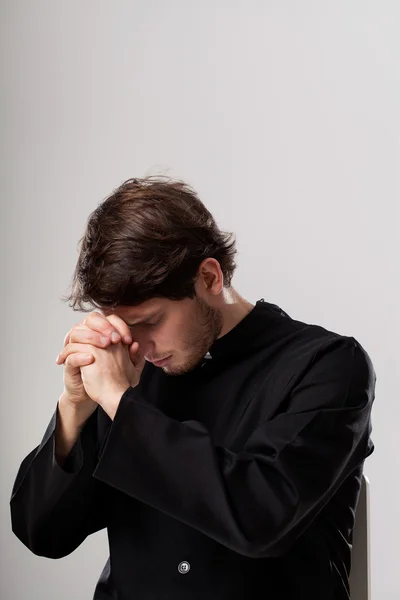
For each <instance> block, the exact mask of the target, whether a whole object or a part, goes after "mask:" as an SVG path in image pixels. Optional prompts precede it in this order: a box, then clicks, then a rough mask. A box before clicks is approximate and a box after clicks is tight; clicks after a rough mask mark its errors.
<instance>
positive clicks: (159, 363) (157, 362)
mask: <svg viewBox="0 0 400 600" xmlns="http://www.w3.org/2000/svg"><path fill="white" fill-rule="evenodd" d="M171 356H172V354H170V355H169V356H167V358H163V359H162V360H155V361H152V360H151V361H150V362H151V363H153V365H155V366H156V367H163V366H164V365H166V364H167V363H168V362H169V360H170V358H171Z"/></svg>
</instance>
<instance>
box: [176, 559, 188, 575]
mask: <svg viewBox="0 0 400 600" xmlns="http://www.w3.org/2000/svg"><path fill="white" fill-rule="evenodd" d="M178 571H179V573H182V575H185V574H186V573H188V572H189V571H190V564H189V563H188V562H187V560H183V561H182V562H180V563H179V565H178Z"/></svg>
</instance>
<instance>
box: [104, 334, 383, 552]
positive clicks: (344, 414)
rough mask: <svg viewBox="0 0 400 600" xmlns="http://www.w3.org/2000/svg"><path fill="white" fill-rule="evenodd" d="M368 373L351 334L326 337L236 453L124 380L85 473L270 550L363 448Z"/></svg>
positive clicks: (244, 548) (323, 499)
mask: <svg viewBox="0 0 400 600" xmlns="http://www.w3.org/2000/svg"><path fill="white" fill-rule="evenodd" d="M375 379H376V376H375V372H374V369H373V366H372V363H371V361H370V359H369V357H368V355H367V354H366V353H365V351H364V350H363V349H362V348H361V347H360V346H359V345H358V344H357V342H356V341H355V340H354V338H345V339H344V338H341V339H338V340H335V341H333V342H330V344H328V345H326V346H325V347H324V348H323V349H322V350H321V351H319V352H317V354H316V355H315V356H314V358H313V360H312V361H311V364H310V365H309V367H308V370H307V372H306V373H305V375H304V376H303V378H302V379H301V381H300V382H299V383H298V384H297V385H296V386H295V387H294V388H293V390H292V392H291V394H290V398H289V404H288V407H287V410H286V412H284V413H282V414H279V415H277V416H275V417H274V418H273V419H271V420H266V421H265V422H262V423H260V424H259V426H258V427H257V428H256V429H255V430H254V431H253V432H252V433H251V435H250V436H249V438H248V439H247V442H246V444H245V446H244V448H243V450H242V451H241V452H238V453H234V452H232V451H230V450H229V449H228V448H225V447H221V446H214V445H213V442H212V439H211V436H210V433H209V432H208V431H207V429H206V428H205V426H204V425H203V424H202V423H200V422H198V421H193V420H190V421H184V422H179V421H176V420H174V419H172V418H170V417H168V416H167V415H165V414H164V413H162V412H161V411H160V410H158V409H157V408H156V407H153V406H151V405H149V404H147V403H146V402H145V400H144V398H143V397H142V396H141V393H140V392H139V390H137V389H135V388H132V387H130V388H128V389H127V390H126V391H125V392H124V393H123V395H122V397H121V399H120V403H119V405H118V409H117V411H116V414H115V418H114V420H113V422H112V425H111V427H110V429H109V433H108V437H107V439H106V443H105V444H104V446H103V449H102V453H101V455H100V459H99V462H98V464H97V467H96V469H95V471H94V473H93V475H94V477H95V478H97V479H98V480H99V481H103V482H105V483H108V484H110V485H112V486H114V487H116V488H117V489H119V490H121V491H122V492H124V493H126V494H128V495H130V496H132V497H134V498H137V499H139V500H141V501H142V502H145V503H147V504H149V505H151V506H153V507H155V508H157V509H159V510H161V511H163V512H165V513H167V514H168V515H170V516H172V517H174V518H176V519H179V520H180V521H182V522H184V523H186V524H187V525H189V526H191V527H194V528H195V529H198V530H199V531H201V532H203V533H204V534H205V535H207V536H209V537H211V538H213V539H215V540H216V541H217V542H219V543H221V544H224V545H225V546H227V547H228V548H230V549H232V550H234V551H236V552H238V553H240V554H243V555H246V556H249V557H255V558H257V557H267V556H277V555H279V554H281V553H282V552H284V551H285V550H287V549H288V548H289V547H290V545H291V544H292V543H293V542H294V541H295V539H297V537H298V536H299V535H300V534H301V533H302V532H303V531H304V530H305V528H306V527H307V526H308V525H309V524H310V523H311V521H312V520H313V519H314V518H315V517H316V515H317V514H318V513H319V511H320V510H321V509H322V508H323V507H324V506H325V505H326V503H327V502H328V501H329V499H330V498H331V497H332V495H333V494H334V493H335V491H336V490H337V489H338V488H339V486H340V485H341V483H342V482H343V481H344V479H345V478H346V477H347V476H348V475H349V474H350V473H351V471H352V470H353V469H354V468H355V467H356V466H357V465H358V464H360V462H362V461H363V460H364V459H365V457H366V456H367V455H368V454H369V453H370V452H371V451H372V448H371V445H370V444H371V442H370V440H369V434H370V428H371V426H370V411H371V405H372V402H373V399H374V384H375ZM266 401H268V400H266ZM188 402H190V398H188Z"/></svg>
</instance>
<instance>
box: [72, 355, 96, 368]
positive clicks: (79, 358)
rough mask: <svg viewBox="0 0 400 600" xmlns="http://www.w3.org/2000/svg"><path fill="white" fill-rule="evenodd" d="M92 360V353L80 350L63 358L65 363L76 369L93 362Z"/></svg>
mask: <svg viewBox="0 0 400 600" xmlns="http://www.w3.org/2000/svg"><path fill="white" fill-rule="evenodd" d="M93 360H94V356H93V354H83V353H82V352H75V353H74V354H70V355H69V356H67V358H66V360H65V365H68V366H69V367H72V368H74V369H76V368H78V367H83V366H85V365H89V364H90V363H91V362H93Z"/></svg>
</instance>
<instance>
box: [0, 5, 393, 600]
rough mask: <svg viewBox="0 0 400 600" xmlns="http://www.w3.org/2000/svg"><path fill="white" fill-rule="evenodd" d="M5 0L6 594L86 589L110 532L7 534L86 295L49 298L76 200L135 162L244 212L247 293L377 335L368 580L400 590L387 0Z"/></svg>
mask: <svg viewBox="0 0 400 600" xmlns="http://www.w3.org/2000/svg"><path fill="white" fill-rule="evenodd" d="M0 10H1V12H2V18H1V19H0V23H1V25H0V27H1V29H2V31H1V32H0V34H1V35H0V40H1V42H0V43H1V45H2V50H3V51H2V52H1V56H2V58H3V85H2V86H1V90H2V95H1V103H2V104H1V106H2V110H1V112H0V115H1V117H0V118H1V119H2V124H1V125H2V127H1V130H2V141H1V149H2V160H1V162H0V164H1V169H2V177H1V180H0V181H1V227H2V230H3V231H2V235H1V237H0V239H1V243H2V244H3V251H2V253H1V254H0V256H1V260H2V266H3V273H2V277H1V291H2V294H1V303H2V304H1V308H2V315H3V339H2V342H3V343H2V360H1V392H2V396H1V398H2V402H1V411H2V414H1V416H2V419H1V427H2V431H1V443H2V456H3V463H2V464H3V467H4V468H3V472H2V477H3V482H2V488H1V489H2V492H3V502H2V503H1V509H0V517H1V521H0V524H1V530H0V532H1V546H2V547H1V549H0V551H1V556H2V571H3V572H2V577H1V579H0V581H1V583H0V586H1V590H0V591H1V594H0V595H1V597H3V598H7V599H8V598H10V599H11V598H12V599H13V600H26V599H27V598H31V597H32V590H36V592H35V593H36V594H37V597H40V598H41V600H50V599H51V600H54V598H55V597H57V599H58V600H66V599H69V598H71V597H73V598H74V599H76V600H81V599H82V600H87V599H88V598H91V597H92V593H93V589H94V585H95V582H96V581H97V578H98V576H99V574H100V571H101V568H102V566H103V564H104V562H105V559H106V557H107V544H106V541H107V540H106V534H105V532H99V533H98V534H96V535H95V536H93V537H92V538H91V539H88V540H87V541H86V542H85V543H84V545H83V546H82V547H81V548H78V549H77V550H76V551H75V552H74V553H73V554H72V555H71V556H69V557H67V558H65V559H63V560H61V561H49V560H46V559H41V558H39V557H36V556H34V555H32V554H30V553H29V551H27V550H26V549H25V548H24V547H23V546H22V545H21V544H20V542H19V541H18V540H17V539H16V538H15V537H14V536H13V535H12V533H11V528H10V521H9V519H10V517H9V508H8V504H7V502H8V498H9V494H10V492H11V485H12V482H13V479H14V477H15V474H16V469H17V467H18V465H19V464H20V461H21V459H22V457H23V456H24V455H25V454H27V453H28V452H29V451H30V450H31V449H32V448H33V447H34V446H36V445H37V444H38V443H39V442H40V440H41V437H42V435H43V433H44V431H45V428H46V426H47V423H48V421H49V419H50V417H51V414H52V412H53V410H54V408H55V403H56V401H57V399H58V397H59V394H60V391H61V389H62V370H61V369H60V367H59V366H57V365H56V364H55V357H56V355H57V354H58V352H59V351H60V348H61V347H62V342H63V338H64V335H65V334H66V332H67V331H68V329H69V328H70V327H71V326H72V325H73V324H74V323H76V322H78V321H79V320H81V315H80V314H78V313H73V312H72V311H71V309H70V308H69V307H68V306H67V305H66V304H64V303H62V302H61V300H60V297H61V295H62V294H64V293H65V292H66V291H67V289H68V286H69V283H70V281H71V277H72V273H73V269H74V266H75V262H76V259H77V244H78V240H79V238H80V237H81V235H82V233H83V229H84V225H85V221H86V218H87V216H88V214H89V212H91V211H92V210H93V209H94V208H95V207H96V206H97V204H98V203H99V202H101V200H102V199H104V198H105V197H106V196H107V195H108V194H109V193H110V192H111V191H112V190H113V189H114V188H115V187H117V186H118V185H119V184H120V183H121V182H122V181H123V180H125V179H127V178H128V177H133V176H142V175H144V174H146V173H148V172H163V173H167V174H171V175H173V176H177V177H181V178H183V179H186V180H187V181H189V182H190V183H191V184H192V185H193V186H194V187H195V188H196V189H197V191H198V192H199V194H200V196H201V198H202V199H203V201H204V202H205V203H206V205H207V206H208V207H209V208H210V210H211V211H212V212H213V214H214V215H215V217H216V219H217V222H218V224H219V225H220V227H221V228H223V229H225V230H230V231H234V232H235V233H236V235H237V240H238V249H239V255H238V270H237V272H236V276H235V278H234V281H233V283H234V285H235V287H236V288H237V289H238V290H239V291H240V292H241V293H242V294H243V295H244V296H245V297H246V298H247V299H248V300H250V301H252V302H255V301H256V300H257V299H259V298H260V297H264V298H265V299H266V300H267V301H269V302H273V303H277V304H279V305H281V306H282V308H283V309H284V310H286V311H287V312H288V313H289V314H290V315H291V316H293V317H295V318H299V319H302V320H305V321H308V322H314V323H318V324H321V325H323V326H325V327H327V328H329V329H333V330H336V331H339V332H342V333H344V334H347V335H352V336H354V337H356V338H357V339H358V340H359V341H360V342H361V343H362V345H363V346H364V347H365V348H366V349H367V351H368V352H369V353H370V355H371V358H372V360H373V363H374V366H375V368H376V372H377V377H378V381H377V388H376V392H377V399H376V404H375V409H374V431H373V439H374V442H375V445H376V451H375V453H374V454H373V455H372V456H371V457H370V458H369V459H368V460H367V463H366V468H365V472H366V474H367V475H368V476H369V477H370V479H371V481H373V486H372V489H371V562H372V569H371V585H372V600H381V599H384V600H398V598H399V597H400V583H399V576H398V558H399V552H398V540H399V538H400V521H399V510H398V507H399V486H400V479H399V478H398V477H395V476H393V474H394V473H398V472H399V466H400V465H399V458H398V457H399V451H398V447H399V444H398V423H399V418H400V403H399V393H398V375H397V374H398V372H399V362H400V361H399V358H400V357H399V346H398V343H397V340H398V339H399V334H400V331H399V330H400V327H399V316H398V315H399V307H398V305H399V262H398V257H399V255H400V253H399V236H398V231H399V209H398V206H399V191H400V190H399V187H400V185H399V183H400V177H399V158H400V156H399V155H400V151H399V146H400V141H399V140H400V116H399V115H400V112H399V106H400V71H399V64H400V63H399V61H400V36H399V18H400V4H399V3H398V2H396V1H395V0H392V1H388V0H379V1H377V0H376V1H375V2H372V1H369V0H335V1H334V2H333V1H331V2H329V1H326V0H314V1H310V0H305V1H303V2H295V1H294V0H288V1H287V2H279V1H278V0H272V1H270V2H263V1H261V0H243V1H235V2H234V1H231V0H229V1H228V0H218V1H214V0H213V1H211V0H203V1H202V2H188V1H183V0H180V1H177V0H169V1H168V2H162V1H161V0H158V1H155V0H143V1H132V0H129V1H128V0H126V1H114V2H106V1H104V0H96V1H88V0H84V1H83V2H82V1H79V2H78V0H69V2H61V1H60V0H25V1H23V0H19V1H16V0H12V1H11V0H3V2H2V3H1V9H0ZM396 373H397V374H396ZM5 455H7V459H5V458H4V457H5ZM72 575H73V576H72Z"/></svg>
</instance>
